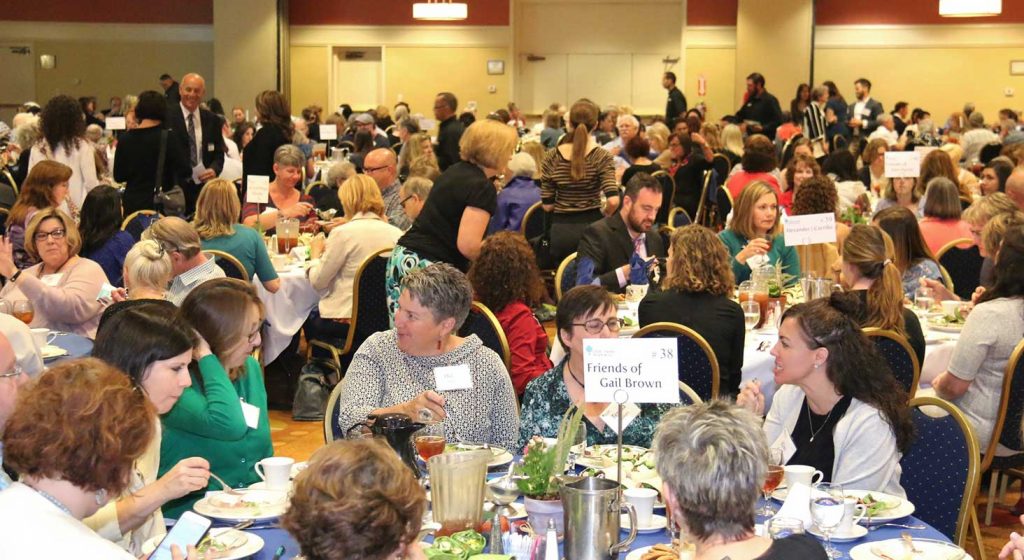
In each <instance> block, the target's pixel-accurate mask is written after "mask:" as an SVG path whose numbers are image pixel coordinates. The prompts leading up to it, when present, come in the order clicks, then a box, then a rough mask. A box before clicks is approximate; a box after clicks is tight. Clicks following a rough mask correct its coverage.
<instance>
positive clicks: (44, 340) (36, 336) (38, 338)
mask: <svg viewBox="0 0 1024 560" xmlns="http://www.w3.org/2000/svg"><path fill="white" fill-rule="evenodd" d="M56 336H57V335H55V334H53V333H51V332H50V329H47V328H43V327H39V328H35V329H32V340H33V341H35V343H36V346H38V347H39V348H42V347H44V346H49V344H50V343H51V342H53V339H54V337H56Z"/></svg>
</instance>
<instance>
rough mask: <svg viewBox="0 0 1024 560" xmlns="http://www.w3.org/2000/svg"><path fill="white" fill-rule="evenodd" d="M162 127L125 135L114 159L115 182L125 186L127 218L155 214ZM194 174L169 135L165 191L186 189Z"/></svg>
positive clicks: (186, 156) (144, 129) (133, 131)
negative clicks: (141, 213)
mask: <svg viewBox="0 0 1024 560" xmlns="http://www.w3.org/2000/svg"><path fill="white" fill-rule="evenodd" d="M160 131H161V127H159V126H154V127H149V128H136V129H133V130H128V131H125V132H124V133H123V134H122V135H121V138H120V139H119V140H118V141H117V154H116V155H115V156H114V180H115V181H117V182H119V183H125V188H124V197H123V198H122V199H121V202H122V204H123V205H124V215H125V216H128V215H129V214H131V213H132V212H135V211H138V210H153V192H154V191H155V190H156V185H155V182H156V166H157V159H158V158H159V156H160ZM191 174H192V172H191V169H190V167H189V163H188V155H187V154H186V153H185V152H183V151H182V150H181V146H180V144H179V143H178V142H175V141H174V137H173V133H171V132H170V131H168V135H167V157H166V159H165V160H164V173H163V175H164V178H163V179H164V180H163V188H164V190H167V189H170V188H171V187H173V186H175V185H183V184H184V181H185V180H187V179H188V178H189V177H190V176H191Z"/></svg>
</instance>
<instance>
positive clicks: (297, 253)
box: [291, 244, 309, 263]
mask: <svg viewBox="0 0 1024 560" xmlns="http://www.w3.org/2000/svg"><path fill="white" fill-rule="evenodd" d="M291 255H292V258H293V259H295V260H296V261H298V262H300V263H301V262H306V259H308V258H309V247H306V246H305V245H301V244H300V245H299V246H298V247H292V251H291Z"/></svg>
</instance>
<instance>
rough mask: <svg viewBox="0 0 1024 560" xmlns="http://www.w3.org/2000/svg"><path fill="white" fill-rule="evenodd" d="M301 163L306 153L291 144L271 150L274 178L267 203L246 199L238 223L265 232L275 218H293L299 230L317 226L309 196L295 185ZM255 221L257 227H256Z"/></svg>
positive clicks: (314, 229)
mask: <svg viewBox="0 0 1024 560" xmlns="http://www.w3.org/2000/svg"><path fill="white" fill-rule="evenodd" d="M305 165H306V156H305V155H303V153H302V150H300V149H298V148H297V147H295V146H294V145H293V144H285V145H283V146H281V147H279V148H277V150H275V151H274V180H273V181H271V182H270V188H269V190H270V194H269V196H268V197H267V203H266V204H254V203H251V202H247V203H246V204H245V206H242V224H244V225H247V226H249V227H251V228H254V229H262V230H263V231H264V232H268V233H269V232H273V230H274V228H275V227H277V220H278V218H296V219H298V220H299V229H301V230H302V231H308V232H315V231H317V230H318V229H320V226H318V225H317V223H316V220H317V215H316V202H315V201H314V200H313V197H311V196H309V195H308V194H303V193H302V191H300V190H298V189H296V188H295V186H296V185H298V183H299V181H300V180H301V179H302V167H303V166H305ZM251 180H252V179H250V181H251ZM257 221H258V222H259V224H260V226H261V227H260V228H257V227H256V223H257Z"/></svg>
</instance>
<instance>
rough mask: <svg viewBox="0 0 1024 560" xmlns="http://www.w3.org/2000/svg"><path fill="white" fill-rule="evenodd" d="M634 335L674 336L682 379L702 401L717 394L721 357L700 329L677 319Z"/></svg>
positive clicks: (655, 325)
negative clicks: (698, 331) (679, 322)
mask: <svg viewBox="0 0 1024 560" xmlns="http://www.w3.org/2000/svg"><path fill="white" fill-rule="evenodd" d="M633 338H675V339H676V361H677V363H678V364H679V381H682V382H683V383H686V384H687V385H688V386H690V387H692V388H693V390H694V392H696V393H697V396H699V397H700V398H701V400H702V401H708V400H711V399H714V398H717V397H718V379H719V373H718V358H717V357H715V352H714V350H712V349H711V345H710V344H708V342H707V341H706V340H704V337H703V336H701V335H699V334H697V331H695V330H693V329H691V328H690V327H686V326H683V325H680V324H678V323H651V324H650V325H647V326H646V327H644V328H642V329H640V330H639V331H637V332H636V333H635V334H634V335H633Z"/></svg>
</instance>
